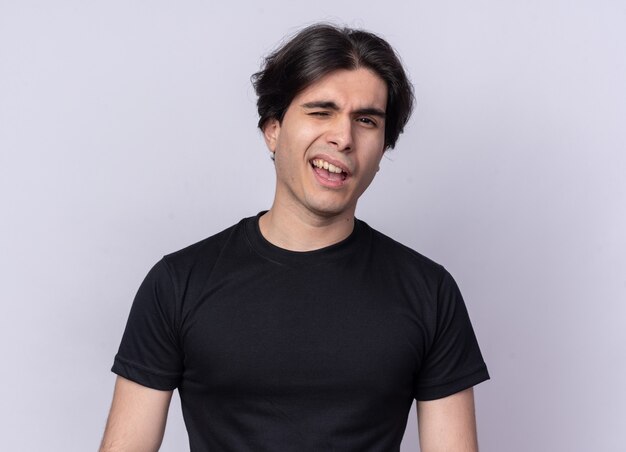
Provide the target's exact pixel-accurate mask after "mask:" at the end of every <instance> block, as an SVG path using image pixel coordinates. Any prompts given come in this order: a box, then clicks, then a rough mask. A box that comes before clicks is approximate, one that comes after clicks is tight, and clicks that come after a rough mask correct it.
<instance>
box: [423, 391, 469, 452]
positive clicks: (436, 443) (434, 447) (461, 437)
mask: <svg viewBox="0 0 626 452" xmlns="http://www.w3.org/2000/svg"><path fill="white" fill-rule="evenodd" d="M417 420H418V425H419V437H420V449H421V450H422V452H452V451H454V452H478V441H477V439H476V416H475V414H474V390H473V389H472V388H469V389H466V390H464V391H461V392H458V393H456V394H453V395H451V396H448V397H444V398H442V399H438V400H429V401H426V402H420V401H418V402H417Z"/></svg>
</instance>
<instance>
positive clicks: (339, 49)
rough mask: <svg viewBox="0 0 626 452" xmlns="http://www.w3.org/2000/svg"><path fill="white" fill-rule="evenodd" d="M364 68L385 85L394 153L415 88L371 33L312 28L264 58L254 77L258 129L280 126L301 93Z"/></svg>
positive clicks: (390, 144)
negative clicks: (322, 81)
mask: <svg viewBox="0 0 626 452" xmlns="http://www.w3.org/2000/svg"><path fill="white" fill-rule="evenodd" d="M360 67H364V68H367V69H370V70H371V71H373V72H374V73H375V74H377V75H378V76H379V77H380V78H381V79H383V80H384V82H385V83H386V85H387V111H386V117H385V149H387V148H393V147H394V146H395V144H396V141H397V140H398V136H399V135H400V134H401V133H402V131H403V130H404V126H405V125H406V123H407V121H408V120H409V117H410V116H411V111H412V109H413V86H412V85H411V82H410V81H409V79H408V77H407V75H406V72H405V71H404V68H403V67H402V63H401V62H400V59H399V58H398V56H397V55H396V53H395V52H394V50H393V48H392V47H391V46H390V45H389V44H388V43H387V41H385V40H384V39H382V38H380V37H378V36H376V35H375V34H373V33H370V32H367V31H364V30H357V29H351V28H340V27H337V26H335V25H331V24H325V23H322V24H315V25H311V26H308V27H306V28H304V29H303V30H301V31H300V32H299V33H297V34H296V35H295V36H294V37H293V38H291V39H290V40H289V41H287V42H286V43H285V44H283V45H282V46H281V47H280V48H278V49H277V50H276V51H274V52H272V53H271V54H270V55H269V56H267V57H266V58H265V60H264V62H263V65H262V67H261V70H260V71H259V72H256V73H255V74H254V75H252V84H253V86H254V89H255V91H256V94H257V96H258V100H257V109H258V111H259V117H260V118H259V123H258V126H259V128H260V129H263V127H265V124H266V123H267V121H268V120H270V119H276V120H278V121H279V122H282V119H283V116H284V115H285V112H286V111H287V108H288V107H289V105H290V104H291V101H292V100H293V99H294V98H295V97H296V95H298V93H300V92H301V91H302V90H304V89H305V88H307V87H308V86H310V85H311V84H313V83H314V82H316V81H318V80H320V79H321V78H322V77H324V76H325V75H328V74H329V73H331V72H333V71H336V70H339V69H357V68H360Z"/></svg>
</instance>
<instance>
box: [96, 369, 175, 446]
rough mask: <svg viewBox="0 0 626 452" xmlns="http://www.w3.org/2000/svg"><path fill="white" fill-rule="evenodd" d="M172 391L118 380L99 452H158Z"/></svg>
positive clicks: (118, 378) (121, 379)
mask: <svg viewBox="0 0 626 452" xmlns="http://www.w3.org/2000/svg"><path fill="white" fill-rule="evenodd" d="M171 398H172V391H159V390H156V389H151V388H147V387H145V386H141V385H140V384H137V383H135V382H133V381H130V380H127V379H126V378H123V377H119V376H118V377H117V380H116V381H115V392H114V394H113V403H112V405H111V412H110V413H109V419H108V421H107V426H106V430H105V432H104V438H103V439H102V444H101V445H100V452H118V451H119V452H121V451H133V452H154V451H157V450H159V447H160V446H161V441H163V433H164V432H165V421H166V420H167V412H168V409H169V406H170V400H171Z"/></svg>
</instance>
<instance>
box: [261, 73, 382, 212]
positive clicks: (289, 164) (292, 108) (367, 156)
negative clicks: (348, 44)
mask: <svg viewBox="0 0 626 452" xmlns="http://www.w3.org/2000/svg"><path fill="white" fill-rule="evenodd" d="M386 106H387V87H386V85H385V82H384V81H383V80H382V79H381V78H380V77H378V76H377V75H376V74H374V73H373V72H372V71H370V70H368V69H364V68H359V69H356V70H339V71H335V72H332V73H330V74H328V75H326V76H325V77H323V78H322V79H320V80H319V81H317V82H316V83H314V84H312V85H310V86H309V87H308V88H306V89H305V90H303V91H302V92H301V93H300V94H298V95H297V96H296V97H295V98H294V99H293V101H292V102H291V104H290V105H289V108H288V109H287V111H286V112H285V115H284V117H283V120H282V123H279V122H278V121H277V120H270V121H268V123H267V125H266V126H265V127H264V135H265V139H266V142H267V146H268V148H269V149H270V151H272V152H274V155H275V165H276V195H275V199H274V203H275V205H276V204H277V203H279V204H281V206H282V207H286V208H288V209H290V210H292V211H293V209H294V208H295V209H297V210H300V211H302V210H305V211H306V212H303V213H312V214H315V215H317V216H321V217H333V216H338V215H344V214H348V215H350V216H352V215H354V210H355V208H356V203H357V200H358V199H359V197H360V196H361V194H363V192H364V191H365V189H366V188H367V187H368V186H369V184H370V182H372V179H374V175H375V174H376V171H378V165H379V163H380V159H381V158H382V156H383V152H384V143H385V110H386Z"/></svg>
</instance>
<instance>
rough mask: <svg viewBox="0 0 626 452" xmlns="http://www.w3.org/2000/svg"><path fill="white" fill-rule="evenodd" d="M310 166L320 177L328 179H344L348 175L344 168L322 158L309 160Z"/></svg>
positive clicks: (338, 180)
mask: <svg viewBox="0 0 626 452" xmlns="http://www.w3.org/2000/svg"><path fill="white" fill-rule="evenodd" d="M311 166H312V167H313V170H315V172H316V173H317V174H318V175H319V176H320V177H322V178H324V179H326V180H328V181H332V182H340V181H344V180H346V177H348V173H346V172H345V171H344V170H342V169H341V168H339V167H338V166H335V165H333V164H332V163H328V162H327V161H326V160H323V159H313V160H311Z"/></svg>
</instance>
